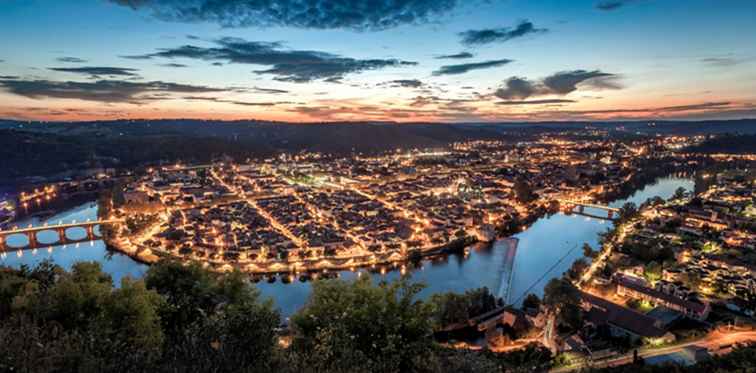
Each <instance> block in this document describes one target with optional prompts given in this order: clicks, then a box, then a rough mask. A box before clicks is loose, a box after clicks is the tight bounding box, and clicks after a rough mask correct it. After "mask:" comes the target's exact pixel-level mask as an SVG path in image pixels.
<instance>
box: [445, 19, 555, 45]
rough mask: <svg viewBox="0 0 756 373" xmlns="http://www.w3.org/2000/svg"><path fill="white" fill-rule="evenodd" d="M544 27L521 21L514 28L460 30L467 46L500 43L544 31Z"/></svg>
mask: <svg viewBox="0 0 756 373" xmlns="http://www.w3.org/2000/svg"><path fill="white" fill-rule="evenodd" d="M546 31H547V30H546V29H543V28H536V27H535V26H534V25H533V23H532V22H529V21H522V22H520V23H519V24H517V26H515V27H514V28H511V27H501V28H495V29H483V30H468V31H465V32H460V33H459V36H461V37H462V44H465V45H468V46H476V45H483V44H489V43H497V42H498V43H501V42H505V41H509V40H512V39H516V38H521V37H523V36H526V35H530V34H540V33H544V32H546Z"/></svg>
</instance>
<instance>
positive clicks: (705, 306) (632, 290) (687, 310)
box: [615, 274, 711, 321]
mask: <svg viewBox="0 0 756 373" xmlns="http://www.w3.org/2000/svg"><path fill="white" fill-rule="evenodd" d="M615 282H616V283H617V294H618V295H621V296H628V297H631V298H635V299H642V300H646V301H649V302H651V303H654V304H656V305H661V306H664V307H667V308H669V309H672V310H675V311H677V312H680V313H681V314H683V315H685V316H687V317H690V318H692V319H696V320H700V321H703V320H706V318H707V317H708V316H709V311H711V307H710V306H709V303H699V302H694V301H691V300H687V299H683V298H681V297H679V296H677V295H674V294H668V293H665V292H663V291H661V290H657V289H653V288H650V287H648V286H646V285H645V284H643V283H642V282H640V281H638V280H636V279H633V278H631V277H628V276H624V275H621V274H618V275H617V276H615Z"/></svg>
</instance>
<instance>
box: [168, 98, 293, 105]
mask: <svg viewBox="0 0 756 373" xmlns="http://www.w3.org/2000/svg"><path fill="white" fill-rule="evenodd" d="M182 99H184V100H192V101H211V102H221V103H225V104H233V105H240V106H277V105H295V104H297V105H299V104H300V103H296V102H291V101H265V102H248V101H237V100H227V99H223V98H219V97H205V96H186V97H182Z"/></svg>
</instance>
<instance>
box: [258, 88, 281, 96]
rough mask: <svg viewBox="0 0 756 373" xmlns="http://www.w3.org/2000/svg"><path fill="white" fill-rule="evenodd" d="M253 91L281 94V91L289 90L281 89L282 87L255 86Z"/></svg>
mask: <svg viewBox="0 0 756 373" xmlns="http://www.w3.org/2000/svg"><path fill="white" fill-rule="evenodd" d="M255 91H257V92H259V93H270V94H274V95H275V94H282V93H289V91H286V90H283V89H274V88H261V87H255Z"/></svg>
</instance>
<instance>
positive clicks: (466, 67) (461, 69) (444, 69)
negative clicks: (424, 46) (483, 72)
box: [433, 59, 513, 76]
mask: <svg viewBox="0 0 756 373" xmlns="http://www.w3.org/2000/svg"><path fill="white" fill-rule="evenodd" d="M511 62H513V60H510V59H501V60H492V61H485V62H476V63H465V64H460V65H446V66H441V68H440V69H439V70H436V71H434V72H433V75H435V76H438V75H457V74H464V73H466V72H468V71H472V70H480V69H489V68H492V67H498V66H503V65H506V64H508V63H511Z"/></svg>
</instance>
